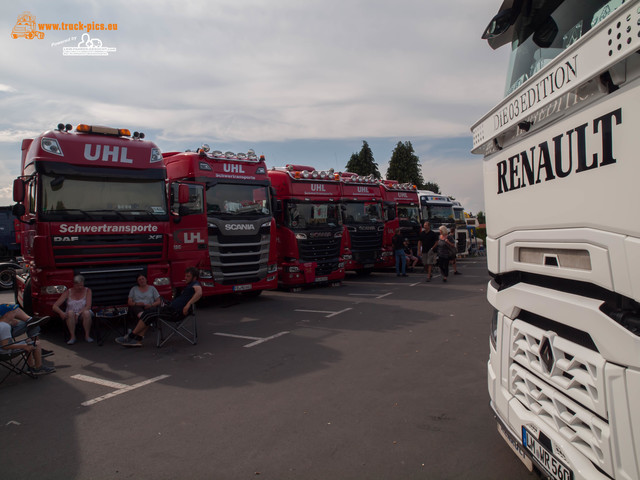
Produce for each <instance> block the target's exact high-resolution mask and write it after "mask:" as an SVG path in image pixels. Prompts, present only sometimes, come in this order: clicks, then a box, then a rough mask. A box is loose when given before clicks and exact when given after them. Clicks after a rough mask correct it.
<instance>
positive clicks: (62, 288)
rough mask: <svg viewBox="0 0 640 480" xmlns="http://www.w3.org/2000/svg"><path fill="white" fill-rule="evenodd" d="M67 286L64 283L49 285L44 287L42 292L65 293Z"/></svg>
mask: <svg viewBox="0 0 640 480" xmlns="http://www.w3.org/2000/svg"><path fill="white" fill-rule="evenodd" d="M66 289H67V287H65V286H64V285H49V286H48V287H42V289H41V290H40V292H41V293H42V294H43V295H60V294H61V293H64V292H65V290H66Z"/></svg>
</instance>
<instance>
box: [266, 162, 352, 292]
mask: <svg viewBox="0 0 640 480" xmlns="http://www.w3.org/2000/svg"><path fill="white" fill-rule="evenodd" d="M269 179H270V180H271V185H272V186H273V188H274V189H275V192H276V196H277V198H278V202H279V208H278V210H279V212H278V217H277V225H278V282H279V284H280V286H281V287H283V288H288V289H298V288H300V287H301V286H304V285H314V284H315V285H317V284H321V285H322V284H325V285H326V284H331V285H339V284H340V282H341V281H342V279H343V278H344V272H345V270H344V260H343V259H342V257H341V256H340V253H341V245H342V237H343V226H342V215H341V207H340V192H341V189H340V185H341V184H340V176H339V174H337V173H334V172H333V170H329V171H328V172H326V171H317V170H316V169H315V168H313V167H308V166H304V165H287V166H286V167H278V168H273V169H271V170H269Z"/></svg>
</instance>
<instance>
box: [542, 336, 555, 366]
mask: <svg viewBox="0 0 640 480" xmlns="http://www.w3.org/2000/svg"><path fill="white" fill-rule="evenodd" d="M540 362H541V363H542V365H543V366H544V368H545V369H546V373H551V370H552V369H553V363H554V362H555V359H554V358H553V349H552V348H551V341H549V338H547V337H544V338H543V339H542V342H540Z"/></svg>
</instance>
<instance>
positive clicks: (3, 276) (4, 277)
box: [0, 267, 16, 289]
mask: <svg viewBox="0 0 640 480" xmlns="http://www.w3.org/2000/svg"><path fill="white" fill-rule="evenodd" d="M15 276H16V271H15V270H14V269H13V268H9V267H7V268H5V269H4V270H2V271H0V288H4V289H9V288H13V281H14V279H15Z"/></svg>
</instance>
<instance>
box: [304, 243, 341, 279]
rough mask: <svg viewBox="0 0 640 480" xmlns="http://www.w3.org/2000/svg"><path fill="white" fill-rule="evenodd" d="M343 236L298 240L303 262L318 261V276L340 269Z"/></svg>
mask: <svg viewBox="0 0 640 480" xmlns="http://www.w3.org/2000/svg"><path fill="white" fill-rule="evenodd" d="M341 240H342V239H341V238H335V237H334V236H333V234H331V236H330V237H322V238H309V239H307V240H298V253H299V254H300V260H301V261H303V262H317V264H318V265H317V266H316V276H317V277H321V276H324V275H329V274H330V273H331V272H334V271H336V270H337V269H338V257H339V256H340V241H341Z"/></svg>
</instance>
